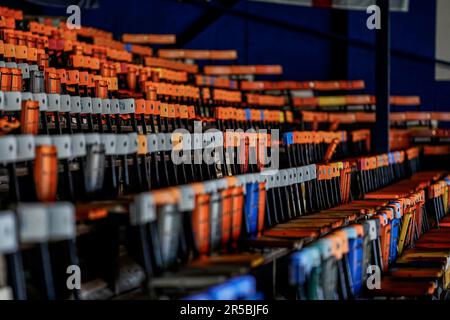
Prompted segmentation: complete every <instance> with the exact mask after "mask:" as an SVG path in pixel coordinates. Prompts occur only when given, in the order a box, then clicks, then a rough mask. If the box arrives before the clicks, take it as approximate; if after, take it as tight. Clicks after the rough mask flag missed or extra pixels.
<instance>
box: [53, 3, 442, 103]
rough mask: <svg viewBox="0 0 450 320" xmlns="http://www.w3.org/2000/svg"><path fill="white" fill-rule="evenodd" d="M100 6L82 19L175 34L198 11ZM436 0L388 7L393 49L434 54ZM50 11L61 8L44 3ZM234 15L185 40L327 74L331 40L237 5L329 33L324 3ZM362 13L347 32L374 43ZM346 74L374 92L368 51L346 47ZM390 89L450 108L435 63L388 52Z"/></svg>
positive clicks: (301, 74) (289, 69)
mask: <svg viewBox="0 0 450 320" xmlns="http://www.w3.org/2000/svg"><path fill="white" fill-rule="evenodd" d="M99 1H100V6H101V7H100V9H99V10H85V11H83V15H82V24H86V25H91V26H94V27H98V28H102V29H106V30H111V31H113V32H114V33H115V34H116V35H119V34H121V33H124V32H129V33H175V34H176V33H180V32H181V31H182V30H184V29H185V28H186V27H188V26H189V25H190V24H191V23H192V22H194V21H195V20H196V19H197V18H198V17H200V16H201V15H202V14H203V13H204V8H203V7H201V6H196V5H190V4H185V3H180V2H177V1H175V0H151V1H142V0H127V1H126V2H125V5H124V4H123V3H124V1H121V0H108V1H107V0H99ZM435 6H436V4H435V0H410V11H409V12H408V13H393V14H392V19H391V21H392V48H393V49H401V50H403V51H408V52H412V53H415V54H420V55H423V56H427V57H430V58H433V57H434V56H435V16H436V14H435V10H436V7H435ZM47 11H48V12H47V13H49V14H51V13H54V14H64V12H63V11H58V10H53V9H52V10H47ZM233 12H234V13H235V14H228V15H224V16H222V17H221V18H219V19H218V20H217V21H216V22H214V23H213V24H212V25H211V26H210V27H209V28H207V29H206V30H205V31H203V32H202V33H200V34H199V35H198V36H197V37H196V38H195V39H194V40H192V41H191V42H190V43H189V44H188V45H187V46H186V47H188V48H204V49H206V48H207V49H234V48H235V49H237V50H238V51H239V61H238V62H239V63H248V64H259V63H262V64H271V63H280V64H282V65H283V67H284V78H288V79H293V80H311V79H317V80H323V79H330V77H331V66H330V61H331V56H330V54H331V50H330V49H331V44H330V42H329V41H328V40H326V39H324V38H318V37H314V36H311V35H308V34H305V33H301V32H298V31H290V30H288V29H287V28H285V27H283V26H274V25H270V24H267V23H261V22H255V21H253V20H245V19H242V18H241V17H240V16H239V13H240V12H248V13H251V14H254V15H258V16H261V17H265V18H271V19H276V20H278V21H283V22H284V23H289V24H291V25H293V26H304V27H307V28H311V29H314V30H318V31H320V32H324V33H330V32H332V30H331V26H330V10H327V9H316V8H305V7H297V6H287V5H274V4H268V3H257V2H248V1H245V0H242V1H240V2H239V3H238V4H237V5H236V6H234V8H233ZM366 19H367V15H366V14H365V13H364V12H350V13H349V37H350V38H353V39H358V40H363V41H368V42H372V43H373V42H374V32H373V31H370V30H368V29H367V28H366V27H365V25H366ZM348 58H349V67H348V74H349V78H352V79H356V78H361V79H365V80H366V81H367V85H368V91H369V92H372V93H373V92H374V70H375V66H374V63H373V61H374V54H373V52H371V51H370V50H367V49H361V48H356V47H351V48H350V49H349V53H348ZM392 93H393V94H400V95H406V94H418V95H420V96H421V97H422V100H423V105H424V109H426V110H437V109H439V110H450V94H449V93H450V82H435V81H434V65H430V64H424V63H421V62H414V61H410V60H404V59H401V58H398V57H395V56H394V57H393V58H392Z"/></svg>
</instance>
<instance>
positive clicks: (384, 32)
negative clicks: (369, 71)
mask: <svg viewBox="0 0 450 320" xmlns="http://www.w3.org/2000/svg"><path fill="white" fill-rule="evenodd" d="M377 5H378V6H379V8H380V14H381V18H380V19H381V29H377V30H376V52H375V58H376V63H375V77H376V99H377V102H376V107H377V110H376V126H375V139H374V142H375V152H376V153H386V152H389V112H390V101H389V99H390V93H391V92H390V91H391V82H390V75H391V61H390V60H391V56H390V45H391V44H390V30H389V27H390V26H389V0H377Z"/></svg>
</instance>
